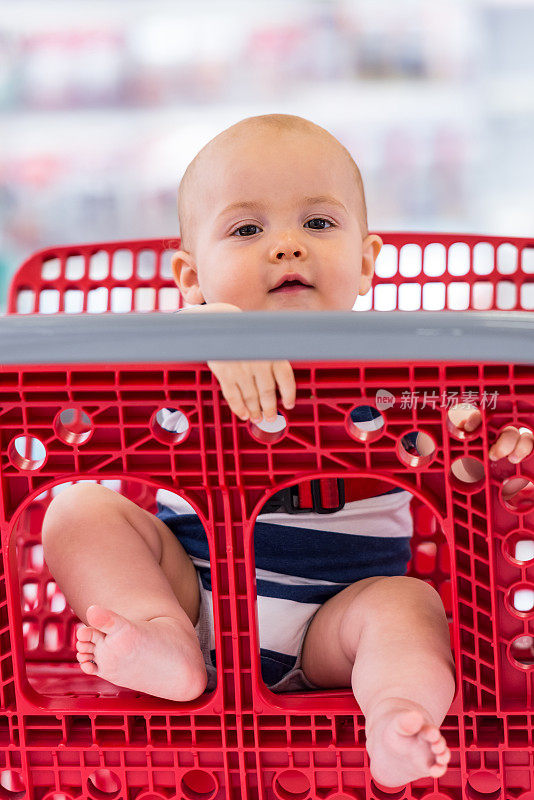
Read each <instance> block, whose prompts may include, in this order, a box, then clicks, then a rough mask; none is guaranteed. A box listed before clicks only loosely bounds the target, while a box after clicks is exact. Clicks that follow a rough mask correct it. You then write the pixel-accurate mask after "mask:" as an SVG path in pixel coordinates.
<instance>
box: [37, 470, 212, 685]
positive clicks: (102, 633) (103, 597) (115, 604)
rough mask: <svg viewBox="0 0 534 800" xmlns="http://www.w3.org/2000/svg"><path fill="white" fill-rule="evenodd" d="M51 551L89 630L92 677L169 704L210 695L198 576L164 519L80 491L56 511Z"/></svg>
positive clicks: (110, 495)
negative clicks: (200, 625) (202, 643)
mask: <svg viewBox="0 0 534 800" xmlns="http://www.w3.org/2000/svg"><path fill="white" fill-rule="evenodd" d="M43 548H44V556H45V560H46V563H47V564H48V567H49V569H50V571H51V573H52V575H53V576H54V578H55V580H56V581H57V583H58V585H59V587H60V588H61V590H62V591H63V593H64V594H65V597H66V599H67V602H68V603H69V605H70V606H71V607H72V608H73V609H74V611H75V612H76V614H77V615H78V616H79V617H80V619H82V620H83V621H84V622H86V624H87V625H88V627H86V628H82V629H81V630H79V631H78V643H77V649H78V655H77V657H78V661H79V662H80V666H81V668H82V670H83V671H84V672H86V673H88V674H93V675H98V676H100V677H102V678H104V679H105V680H108V681H110V682H111V683H114V684H116V685H118V686H124V687H127V688H130V689H136V690H138V691H142V692H146V693H148V694H152V695H155V696H157V697H164V698H167V699H170V700H182V701H186V700H193V699H194V698H196V697H198V696H199V695H200V694H202V692H203V691H204V688H205V686H206V682H207V675H206V668H205V665H204V660H203V657H202V653H201V651H200V645H199V641H198V638H197V635H196V633H195V630H194V627H193V626H194V624H195V623H196V622H197V618H198V609H199V591H198V582H197V576H196V571H195V567H194V566H193V563H192V561H191V559H190V558H189V556H188V555H187V553H186V552H185V550H184V549H183V547H182V546H181V544H180V543H179V542H178V541H177V540H176V539H175V537H174V536H173V534H172V533H171V531H170V530H169V529H168V527H167V526H166V525H165V524H164V523H163V522H161V520H159V519H158V518H157V517H155V516H154V515H153V514H150V513H149V512H148V511H145V510H144V509H142V508H139V506H137V505H136V504H135V503H132V502H131V501H130V500H128V499H127V498H126V497H123V496H122V495H119V494H118V493H117V492H114V491H112V490H111V489H108V488H106V487H104V486H101V485H99V484H93V483H80V484H74V485H73V486H71V487H68V488H67V489H64V490H63V491H62V492H61V493H60V494H58V495H56V497H55V498H54V499H53V500H52V502H51V504H50V506H49V507H48V510H47V512H46V515H45V519H44V522H43Z"/></svg>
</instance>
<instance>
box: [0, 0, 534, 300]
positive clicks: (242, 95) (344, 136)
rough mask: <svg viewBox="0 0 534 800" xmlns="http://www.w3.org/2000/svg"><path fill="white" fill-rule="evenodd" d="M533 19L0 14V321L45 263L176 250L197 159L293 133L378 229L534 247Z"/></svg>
mask: <svg viewBox="0 0 534 800" xmlns="http://www.w3.org/2000/svg"><path fill="white" fill-rule="evenodd" d="M533 41H534V0H515V1H514V0H441V2H439V3H432V2H428V0H401V1H399V0H252V1H251V0H225V1H224V2H216V0H196V2H195V3H191V2H185V0H149V1H147V0H145V1H144V2H140V1H139V0H75V2H67V0H46V2H42V0H0V311H4V310H5V300H6V288H7V284H8V282H9V279H10V276H11V274H12V273H13V271H14V270H15V269H16V267H17V266H18V265H19V264H20V262H21V261H22V260H23V259H25V258H26V257H27V256H29V255H30V254H31V253H32V252H33V251H35V250H37V249H39V248H42V247H46V246H49V245H55V244H67V243H73V242H89V241H99V240H100V241H103V240H114V239H121V238H142V237H159V236H174V235H176V234H177V233H178V227H177V213H176V190H177V186H178V183H179V180H180V178H181V176H182V174H183V172H184V170H185V168H186V166H187V164H188V163H189V161H190V160H191V159H192V158H193V156H194V155H195V154H196V153H197V152H198V150H199V149H200V148H201V147H202V146H203V145H204V144H206V142H208V141H209V140H210V139H211V138H212V137H213V136H215V135H216V134H217V133H219V132H220V131H221V130H223V129H224V128H226V127H227V126H229V125H231V124H233V123H234V122H237V121H238V120H239V119H242V118H243V117H247V116H252V115H256V114H266V113H287V114H298V115H300V116H303V117H306V118H308V119H311V120H313V121H314V122H316V123H318V124H319V125H322V126H323V127H325V128H327V129H328V130H330V131H331V132H332V133H333V134H334V135H335V136H337V138H338V139H339V140H340V141H341V142H342V143H343V144H344V145H345V146H346V147H347V148H348V149H349V150H350V151H351V153H352V155H353V156H354V158H355V160H356V161H357V162H358V164H359V165H360V168H361V170H362V174H363V178H364V182H365V187H366V195H367V203H368V212H369V223H370V227H371V229H373V230H436V231H452V232H464V233H483V234H504V235H515V236H521V235H525V236H530V235H532V236H534V203H533V194H534V46H533Z"/></svg>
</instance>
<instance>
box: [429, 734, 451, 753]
mask: <svg viewBox="0 0 534 800" xmlns="http://www.w3.org/2000/svg"><path fill="white" fill-rule="evenodd" d="M446 748H447V742H446V741H445V737H444V736H441V737H440V738H439V740H438V741H437V742H433V743H432V744H431V745H430V749H431V750H432V752H433V753H436V754H437V753H443V751H444V750H446Z"/></svg>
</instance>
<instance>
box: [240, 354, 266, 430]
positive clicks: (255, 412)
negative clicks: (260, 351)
mask: <svg viewBox="0 0 534 800" xmlns="http://www.w3.org/2000/svg"><path fill="white" fill-rule="evenodd" d="M258 363H261V362H257V361H249V362H243V371H242V373H241V374H240V375H239V379H238V381H239V383H238V385H239V389H240V391H241V394H242V396H243V400H244V402H245V406H246V408H247V411H248V414H249V415H250V419H251V420H252V421H253V422H259V421H260V420H261V417H262V414H261V408H260V398H259V393H258V387H257V385H256V381H255V378H256V372H257V369H258V366H257V365H258Z"/></svg>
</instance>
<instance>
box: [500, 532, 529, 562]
mask: <svg viewBox="0 0 534 800" xmlns="http://www.w3.org/2000/svg"><path fill="white" fill-rule="evenodd" d="M502 551H503V555H504V557H505V558H506V559H507V560H508V561H509V562H510V563H511V564H513V565H514V566H517V567H523V566H527V565H529V566H530V564H531V563H532V561H534V535H533V534H532V533H530V532H529V531H523V530H515V531H511V532H510V533H509V534H508V536H507V537H506V539H504V541H503V543H502Z"/></svg>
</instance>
